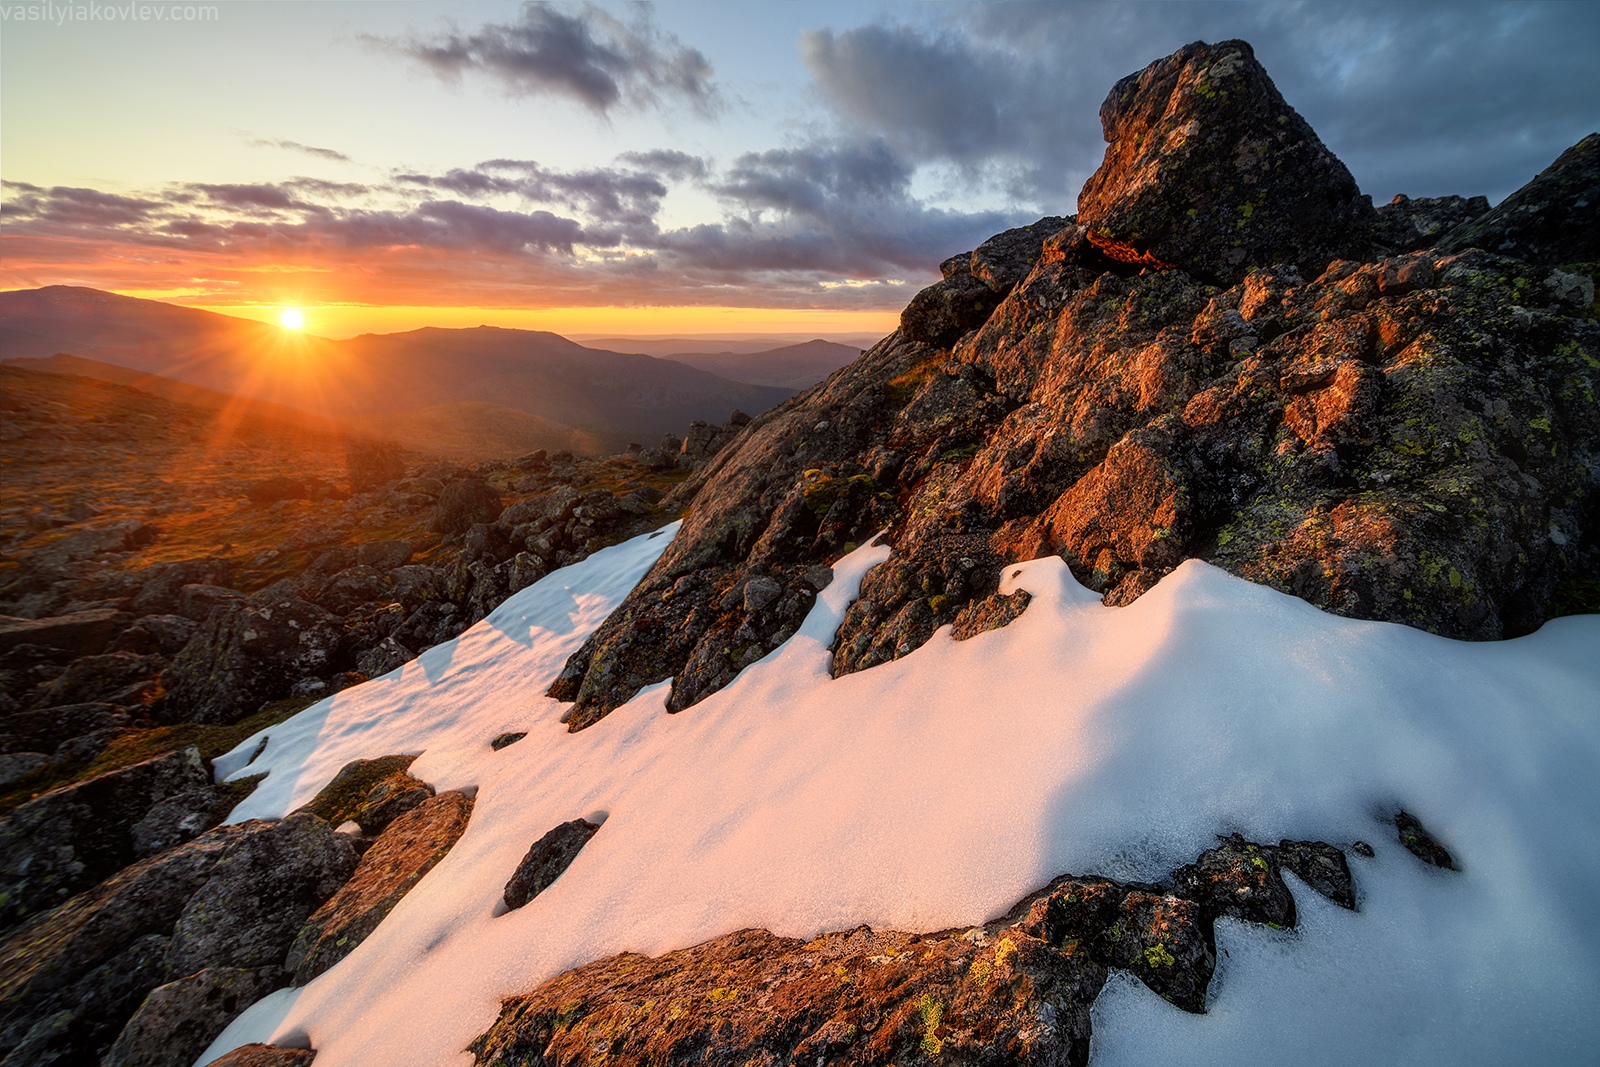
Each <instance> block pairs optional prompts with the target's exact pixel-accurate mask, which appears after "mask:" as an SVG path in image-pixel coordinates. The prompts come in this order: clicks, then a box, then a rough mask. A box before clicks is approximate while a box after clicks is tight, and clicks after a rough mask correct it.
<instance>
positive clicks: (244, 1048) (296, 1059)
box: [205, 1044, 317, 1067]
mask: <svg viewBox="0 0 1600 1067" xmlns="http://www.w3.org/2000/svg"><path fill="white" fill-rule="evenodd" d="M316 1058H317V1053H316V1050H315V1049H309V1048H279V1047H278V1046H276V1045H262V1044H250V1045H240V1046H239V1047H238V1048H236V1049H234V1050H233V1051H232V1052H227V1053H224V1054H223V1055H221V1056H218V1057H217V1058H216V1059H214V1060H212V1061H211V1062H210V1063H208V1064H206V1065H205V1067H311V1061H312V1060H314V1059H316Z"/></svg>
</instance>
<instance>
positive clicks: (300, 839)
mask: <svg viewBox="0 0 1600 1067" xmlns="http://www.w3.org/2000/svg"><path fill="white" fill-rule="evenodd" d="M251 829H252V830H253V832H251V833H249V834H248V835H246V836H245V837H243V838H242V839H241V840H240V842H239V843H238V844H237V845H236V846H235V847H233V848H232V849H230V850H228V851H227V852H226V853H225V854H224V855H223V856H222V857H221V858H220V859H219V860H218V861H217V862H216V863H215V864H214V865H213V866H212V868H211V871H210V874H209V877H208V878H207V879H206V883H205V884H204V885H203V886H201V887H200V889H199V890H198V891H197V892H196V893H195V894H194V895H193V896H191V897H190V898H189V900H188V902H187V903H186V904H185V905H184V908H183V913H182V914H181V915H179V916H178V921H177V923H176V924H175V925H174V926H173V930H172V947H171V949H170V950H169V951H168V953H167V968H168V971H169V973H170V974H172V975H185V974H193V973H194V972H195V971H198V970H200V969H201V968H204V967H244V968H252V969H253V968H258V967H269V966H282V965H283V961H284V959H285V957H286V956H287V954H288V951H289V946H290V945H291V944H292V943H293V942H294V938H295V935H296V934H297V933H298V932H299V930H300V926H301V924H302V923H304V922H305V920H306V917H307V916H309V915H310V914H311V913H312V912H313V911H315V910H316V909H317V908H319V907H321V906H322V904H323V903H324V902H325V901H326V900H327V899H328V898H329V897H331V896H333V894H334V892H335V891H337V890H338V888H339V887H340V886H342V885H343V884H344V883H345V881H346V880H347V879H348V878H349V877H350V874H351V872H353V871H354V870H355V866H356V851H355V847H354V846H353V845H352V844H351V843H350V839H349V838H347V837H345V836H344V835H343V834H338V833H334V831H333V828H332V827H330V826H329V825H328V824H327V823H326V822H323V821H322V820H321V819H319V818H317V817H316V816H315V815H312V814H310V813H309V812H303V813H297V814H294V815H290V816H289V817H288V818H286V819H283V820H282V821H281V822H273V823H268V824H266V825H263V826H258V827H251Z"/></svg>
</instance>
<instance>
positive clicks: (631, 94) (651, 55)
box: [378, 3, 720, 114]
mask: <svg viewBox="0 0 1600 1067" xmlns="http://www.w3.org/2000/svg"><path fill="white" fill-rule="evenodd" d="M638 11H639V13H638V16H637V17H636V18H635V19H634V20H633V21H632V22H631V23H624V22H622V21H621V20H620V19H617V18H615V17H614V16H612V15H610V14H608V13H607V12H606V11H604V10H602V9H601V8H599V7H596V6H595V5H593V4H585V5H584V6H583V7H582V8H580V9H578V10H577V11H576V12H574V13H568V12H565V11H562V10H561V9H559V8H556V7H553V6H551V5H548V4H538V3H527V4H524V5H523V6H522V11H521V14H520V16H519V17H518V19H517V20H516V21H515V22H511V23H501V24H497V23H490V24H488V25H485V26H484V27H483V28H482V29H480V30H478V31H477V32H476V33H469V34H461V33H447V34H443V35H440V36H436V37H434V38H431V39H415V40H411V41H406V42H396V41H380V42H378V43H380V44H382V45H384V46H386V47H388V48H391V49H393V50H396V51H398V52H400V53H401V54H403V55H405V56H408V57H410V58H411V59H414V60H416V61H417V62H420V63H422V64H423V65H424V66H426V67H427V68H428V69H430V70H432V71H433V72H434V73H435V74H437V75H439V76H440V77H444V78H459V77H461V75H462V74H464V73H466V72H469V71H471V72H476V73H480V74H484V75H486V76H488V77H491V78H494V79H495V80H497V81H499V82H500V84H501V85H502V86H504V88H505V89H506V90H507V91H508V92H510V93H511V94H512V95H515V96H565V97H567V98H569V99H572V100H576V101H577V102H578V103H581V104H583V105H584V106H586V107H588V108H590V109H592V110H594V111H596V112H599V113H601V114H605V113H607V112H609V111H610V110H611V109H612V108H614V107H617V106H619V105H622V104H630V105H634V106H640V105H650V104H656V103H659V102H660V99H661V97H662V96H664V95H666V96H675V97H679V98H681V99H682V100H685V101H687V102H688V103H690V104H691V105H693V106H694V107H695V108H696V109H698V110H700V111H701V112H702V113H707V114H709V113H711V112H712V111H714V110H716V108H717V107H718V106H719V102H720V101H719V97H718V93H717V88H716V85H715V83H714V82H713V81H712V70H711V64H710V62H709V61H707V59H706V57H705V56H704V55H702V54H701V53H700V52H699V51H698V50H697V49H694V48H690V47H688V46H686V45H684V44H683V43H682V42H680V41H679V40H678V39H677V38H676V37H674V36H672V35H671V34H666V33H662V32H661V31H660V30H659V29H658V28H657V27H656V26H655V24H654V21H653V20H652V18H651V13H650V10H649V8H648V7H641V8H639V9H638Z"/></svg>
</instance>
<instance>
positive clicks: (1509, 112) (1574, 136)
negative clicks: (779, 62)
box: [801, 2, 1600, 209]
mask: <svg viewBox="0 0 1600 1067" xmlns="http://www.w3.org/2000/svg"><path fill="white" fill-rule="evenodd" d="M944 10H945V11H946V12H947V20H946V23H945V25H944V26H943V27H942V28H935V29H927V28H919V27H913V26H907V25H897V24H879V25H870V26H865V27H861V28H858V29H854V30H850V31H847V32H844V33H837V34H835V33H832V32H828V31H818V32H814V33H811V34H808V35H806V36H805V37H804V38H803V39H802V41H801V55H802V58H803V59H804V60H805V62H806V65H807V67H808V68H809V69H810V71H811V73H812V76H813V77H814V79H815V81H816V85H817V88H818V90H819V92H820V95H821V97H822V99H823V100H824V101H825V102H826V103H827V104H828V105H829V107H830V108H831V109H832V110H833V111H834V113H835V114H836V115H837V116H838V117H839V118H840V119H841V120H842V121H843V122H844V123H845V124H846V125H847V126H848V127H849V128H850V129H852V130H854V131H856V132H857V133H858V134H860V135H864V136H878V137H882V138H884V139H885V140H886V141H887V142H888V143H889V144H891V145H892V146H894V147H895V149H896V150H898V151H900V152H902V153H904V154H905V155H906V157H907V158H908V159H910V160H913V161H915V162H918V163H943V164H949V165H954V166H957V167H959V168H964V169H966V170H968V171H969V172H972V173H974V174H986V175H988V176H990V180H993V181H997V182H1000V183H1001V184H1002V187H1003V188H1005V189H1006V190H1007V191H1009V192H1010V193H1011V194H1012V195H1013V196H1018V197H1020V198H1022V199H1025V200H1027V201H1029V202H1032V203H1034V204H1036V205H1037V206H1039V207H1041V208H1046V207H1052V208H1056V209H1060V208H1063V207H1070V199H1071V197H1073V196H1075V194H1076V191H1077V188H1078V186H1079V185H1080V184H1081V183H1082V181H1083V179H1084V178H1085V177H1087V176H1088V174H1089V173H1091V172H1092V171H1093V170H1094V168H1095V167H1096V166H1098V164H1099V161H1100V157H1101V154H1102V152H1103V151H1104V142H1103V140H1102V139H1101V136H1100V127H1099V121H1098V109H1099V104H1100V101H1101V100H1102V99H1103V98H1104V96H1105V94H1106V92H1107V90H1108V89H1109V88H1110V87H1111V85H1112V84H1113V83H1114V82H1115V81H1116V80H1117V79H1118V78H1120V77H1121V76H1123V75H1124V74H1128V73H1131V72H1133V71H1135V70H1138V69H1139V68H1141V67H1143V66H1144V65H1145V64H1147V63H1149V62H1151V61H1152V60H1154V59H1157V58H1159V57H1160V56H1162V55H1166V54H1167V53H1169V52H1171V51H1173V50H1174V49H1175V48H1177V47H1178V46H1180V45H1182V44H1184V43H1186V42H1188V41H1192V40H1210V41H1217V40H1222V39H1226V38H1229V37H1242V38H1244V39H1246V40H1248V41H1250V42H1251V44H1252V45H1253V46H1254V47H1255V51H1256V54H1257V56H1258V57H1259V58H1260V59H1261V61H1262V62H1263V63H1264V64H1265V65H1266V67H1267V69H1268V71H1269V72H1270V73H1271V74H1272V76H1273V79H1274V80H1275V81H1276V82H1277V83H1278V87H1279V88H1280V89H1281V90H1282V91H1283V93H1284V96H1285V97H1286V98H1287V99H1288V100H1289V102H1290V103H1291V104H1292V105H1294V106H1295V108H1296V109H1297V110H1299V111H1300V112H1301V113H1302V114H1304V115H1305V116H1306V118H1307V119H1308V120H1309V121H1310V122H1311V123H1312V125H1313V126H1314V127H1315V128H1316V129H1317V131H1318V133H1319V134H1320V135H1321V136H1322V138H1323V140H1324V141H1326V142H1327V143H1328V145H1329V147H1331V148H1333V149H1334V151H1335V152H1337V153H1338V154H1339V155H1340V156H1341V158H1343V159H1344V160H1345V162H1346V163H1347V164H1348V165H1349V166H1350V167H1351V170H1352V171H1353V172H1354V173H1355V175H1356V177H1357V179H1358V180H1359V181H1361V183H1362V185H1363V187H1364V188H1366V189H1367V190H1368V191H1369V192H1373V193H1376V194H1378V196H1379V197H1380V198H1384V197H1387V196H1388V195H1389V194H1391V193H1394V192H1402V191H1403V192H1406V193H1409V194H1411V195H1436V194H1441V193H1450V192H1455V193H1467V194H1471V193H1486V194H1489V195H1490V196H1491V197H1493V198H1496V199H1498V198H1499V197H1503V196H1504V195H1506V194H1507V193H1509V192H1510V191H1512V190H1513V189H1515V188H1516V187H1517V186H1519V185H1521V184H1522V183H1523V182H1525V181H1526V180H1527V179H1528V178H1530V177H1531V176H1532V175H1533V174H1534V173H1536V172H1537V171H1538V170H1539V169H1541V168H1542V167H1544V166H1545V165H1546V164H1548V163H1549V162H1550V161H1551V160H1552V159H1554V158H1555V156H1556V155H1558V154H1559V153H1560V152H1561V151H1562V150H1563V149H1565V148H1566V147H1568V146H1570V145H1571V144H1573V143H1575V142H1576V141H1577V140H1578V139H1579V138H1580V137H1582V136H1583V135H1584V134H1586V133H1588V132H1590V131H1592V130H1593V129H1595V128H1596V126H1597V125H1600V62H1596V57H1597V56H1600V4H1583V3H1482V4H1471V3H1456V2H1451V3H1437V2H1415V3H1405V4H1280V3H1271V4H1250V3H1209V2H1194V3H1140V4H1105V3H1094V4H1068V3H1049V4H1033V3H1007V4H993V5H973V6H961V7H952V8H948V9H944Z"/></svg>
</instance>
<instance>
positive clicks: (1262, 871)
mask: <svg viewBox="0 0 1600 1067" xmlns="http://www.w3.org/2000/svg"><path fill="white" fill-rule="evenodd" d="M1173 878H1174V880H1175V881H1176V882H1177V884H1178V888H1179V889H1180V890H1181V891H1182V892H1183V893H1184V895H1185V896H1188V897H1189V898H1191V899H1193V900H1197V901H1201V902H1202V903H1203V904H1204V905H1205V907H1206V908H1207V910H1208V911H1209V912H1210V913H1211V914H1212V915H1231V916H1233V917H1234V918H1236V919H1244V920H1245V921H1246V922H1255V923H1266V924H1268V925H1271V926H1293V925H1294V924H1295V911H1294V897H1293V896H1291V895H1290V893H1289V888H1288V886H1286V885H1284V884H1283V876H1282V874H1281V873H1280V867H1279V862H1278V855H1277V852H1276V851H1275V850H1273V849H1271V848H1263V847H1262V846H1260V845H1255V844H1251V843H1250V842H1247V841H1245V839H1244V838H1242V837H1240V836H1239V835H1238V834H1234V835H1233V836H1231V837H1225V838H1223V839H1222V844H1221V845H1220V846H1219V847H1217V848H1213V849H1208V850H1207V851H1205V852H1202V853H1201V854H1200V858H1199V859H1197V860H1195V862H1194V863H1192V864H1189V865H1188V866H1187V867H1183V868H1181V869H1180V870H1178V871H1176V872H1174V874H1173Z"/></svg>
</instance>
